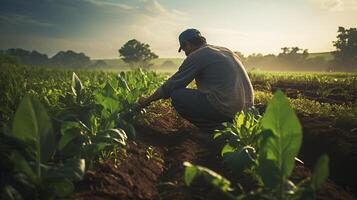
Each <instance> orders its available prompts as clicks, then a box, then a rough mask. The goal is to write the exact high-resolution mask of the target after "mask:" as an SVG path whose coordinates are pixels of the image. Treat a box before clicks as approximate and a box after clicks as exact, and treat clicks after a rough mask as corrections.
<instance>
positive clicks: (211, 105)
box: [138, 29, 254, 130]
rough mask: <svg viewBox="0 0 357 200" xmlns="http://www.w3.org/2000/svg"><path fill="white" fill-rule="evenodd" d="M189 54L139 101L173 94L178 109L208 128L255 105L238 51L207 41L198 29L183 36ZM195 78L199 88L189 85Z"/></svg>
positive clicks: (183, 44)
mask: <svg viewBox="0 0 357 200" xmlns="http://www.w3.org/2000/svg"><path fill="white" fill-rule="evenodd" d="M179 42H180V48H179V52H180V51H181V50H183V51H184V52H185V54H186V56H187V58H186V59H185V60H184V61H183V63H182V65H181V66H180V68H179V69H178V71H177V72H176V73H175V74H174V75H172V76H171V77H170V78H169V79H168V80H167V81H166V82H165V83H164V84H163V85H162V86H161V87H160V88H158V89H157V90H156V91H155V92H154V93H153V94H152V95H150V96H149V97H141V98H140V99H139V101H138V103H139V104H140V105H141V106H142V107H146V106H148V105H149V104H150V103H151V102H153V101H156V100H158V99H167V98H171V100H172V105H173V107H174V108H175V109H176V111H177V112H178V113H179V114H180V115H181V116H182V117H183V118H185V119H187V120H189V121H190V122H191V123H193V124H195V125H196V126H197V127H199V128H201V129H205V130H213V129H216V128H220V125H221V123H222V122H227V121H231V120H232V119H233V117H234V115H235V114H236V113H237V112H239V111H241V110H244V109H246V108H249V107H251V106H253V100H254V96H253V87H252V84H251V82H250V80H249V77H248V75H247V72H246V71H245V69H244V67H243V65H242V63H241V62H240V61H239V59H238V57H237V55H236V54H235V53H233V52H232V51H230V50H229V49H227V48H224V47H218V46H213V45H210V44H207V43H206V39H205V38H204V37H202V35H201V33H200V32H199V31H198V30H196V29H187V30H185V31H184V32H182V33H181V34H180V36H179ZM193 79H195V81H196V85H197V89H189V88H186V86H187V85H188V84H189V83H190V82H191V81H192V80H193Z"/></svg>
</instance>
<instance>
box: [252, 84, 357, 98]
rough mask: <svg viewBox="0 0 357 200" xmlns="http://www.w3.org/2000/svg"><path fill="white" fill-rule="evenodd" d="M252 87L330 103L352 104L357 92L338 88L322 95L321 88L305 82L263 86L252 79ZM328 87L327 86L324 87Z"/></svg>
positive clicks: (291, 96)
mask: <svg viewBox="0 0 357 200" xmlns="http://www.w3.org/2000/svg"><path fill="white" fill-rule="evenodd" d="M253 87H254V89H256V90H263V91H264V90H267V89H269V91H270V92H275V91H276V90H278V89H279V90H281V91H283V92H284V93H285V94H286V96H288V97H290V98H298V97H303V98H306V99H310V100H315V101H319V102H322V103H332V104H353V103H354V102H355V101H356V100H357V93H356V94H355V93H348V91H349V90H348V88H338V87H336V88H335V90H332V91H330V92H328V93H326V94H324V95H322V94H319V93H318V92H319V91H320V92H322V89H319V88H318V87H317V86H314V85H310V84H305V83H296V82H293V83H289V82H282V81H278V82H277V83H274V84H272V85H271V86H269V87H268V88H266V87H265V86H264V82H263V81H254V82H253ZM326 89H329V88H326Z"/></svg>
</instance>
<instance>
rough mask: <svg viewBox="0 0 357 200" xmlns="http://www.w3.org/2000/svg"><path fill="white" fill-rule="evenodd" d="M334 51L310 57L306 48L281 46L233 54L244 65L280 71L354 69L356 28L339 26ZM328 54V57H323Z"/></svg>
mask: <svg viewBox="0 0 357 200" xmlns="http://www.w3.org/2000/svg"><path fill="white" fill-rule="evenodd" d="M332 43H333V46H334V47H335V48H336V50H335V51H332V52H326V53H325V55H318V56H311V54H309V52H308V50H307V49H301V48H299V47H283V48H281V52H280V53H279V54H278V55H274V54H268V55H262V54H252V55H249V56H244V55H243V54H242V53H240V52H236V54H237V55H238V56H239V57H240V59H241V61H242V62H243V63H244V64H245V65H246V67H248V68H251V69H253V68H254V69H261V70H279V71H357V29H356V28H349V29H348V28H344V27H339V28H338V31H337V40H336V41H333V42H332ZM326 56H330V57H331V58H330V59H329V58H326Z"/></svg>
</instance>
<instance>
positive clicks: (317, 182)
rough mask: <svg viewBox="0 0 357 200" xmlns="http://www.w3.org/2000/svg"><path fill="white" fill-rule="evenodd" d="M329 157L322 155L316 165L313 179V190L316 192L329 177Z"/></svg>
mask: <svg viewBox="0 0 357 200" xmlns="http://www.w3.org/2000/svg"><path fill="white" fill-rule="evenodd" d="M328 164H329V157H328V156H327V155H326V154H325V155H322V156H321V157H320V158H319V159H318V161H317V163H316V164H315V167H314V171H313V174H312V178H311V183H312V188H313V189H314V190H315V191H316V190H318V189H320V188H321V186H322V184H323V183H324V182H325V181H326V180H327V177H328V175H329V167H328Z"/></svg>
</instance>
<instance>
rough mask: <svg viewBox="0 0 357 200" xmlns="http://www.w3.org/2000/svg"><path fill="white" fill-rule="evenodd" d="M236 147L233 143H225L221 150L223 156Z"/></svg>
mask: <svg viewBox="0 0 357 200" xmlns="http://www.w3.org/2000/svg"><path fill="white" fill-rule="evenodd" d="M235 149H236V148H234V147H232V146H231V145H229V144H226V145H224V147H223V148H222V150H221V156H223V155H224V154H226V153H229V152H234V150H235Z"/></svg>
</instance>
